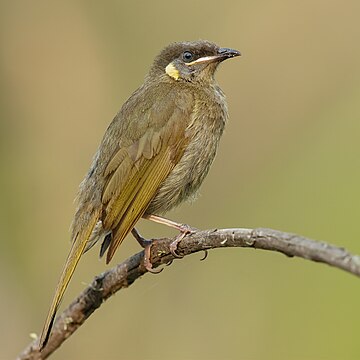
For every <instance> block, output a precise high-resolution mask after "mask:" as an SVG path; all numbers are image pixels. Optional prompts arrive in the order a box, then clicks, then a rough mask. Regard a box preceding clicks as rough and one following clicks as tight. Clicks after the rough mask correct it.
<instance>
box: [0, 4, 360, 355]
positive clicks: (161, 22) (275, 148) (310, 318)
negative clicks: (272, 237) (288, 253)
mask: <svg viewBox="0 0 360 360" xmlns="http://www.w3.org/2000/svg"><path fill="white" fill-rule="evenodd" d="M359 17H360V2H359V1H358V0H352V1H351V0H347V1H340V0H339V1H336V0H334V1H332V0H322V1H319V0H311V1H310V0H305V1H301V2H299V1H288V0H278V1H276V0H270V1H252V2H250V1H239V0H237V1H235V0H224V1H220V2H219V1H188V0H183V1H172V2H169V1H149V2H143V1H141V2H140V1H132V2H126V3H125V2H123V1H114V0H110V1H104V2H100V1H80V0H77V1H62V2H51V1H1V2H0V42H1V47H0V51H1V53H0V78H1V80H0V118H1V120H0V161H1V164H2V174H1V177H0V192H1V193H0V196H1V205H0V246H1V248H0V274H1V275H0V281H1V297H0V319H1V322H0V324H1V325H0V331H1V336H0V349H1V350H0V352H1V358H3V359H10V358H14V357H15V355H16V354H17V353H18V352H19V351H21V350H22V348H23V347H24V346H25V345H27V344H28V342H29V341H30V337H29V334H30V333H32V332H36V333H39V332H40V330H41V328H42V325H43V321H44V319H45V315H46V312H47V309H48V305H49V302H50V299H51V297H52V295H53V290H54V287H55V285H56V282H57V279H58V276H59V273H60V269H61V267H62V264H63V262H64V259H65V257H66V255H67V252H68V249H69V233H68V228H69V224H70V222H71V219H72V216H73V212H74V204H73V199H74V198H75V195H76V191H77V186H78V184H79V183H80V181H81V180H82V177H83V176H84V174H85V173H86V171H87V169H88V167H89V164H90V161H91V158H92V155H93V154H94V152H95V150H96V148H97V146H98V144H99V142H100V140H101V138H102V135H103V133H104V131H105V129H106V127H107V125H108V123H109V122H110V121H111V119H112V117H113V115H114V114H115V113H116V112H117V110H118V109H119V108H120V106H121V104H122V103H123V102H124V101H125V100H126V99H127V97H128V96H129V95H130V94H131V92H132V91H133V90H135V89H136V88H137V87H138V86H139V85H140V84H141V83H142V81H143V78H144V76H145V74H146V72H147V70H148V68H149V66H150V64H151V61H152V59H153V58H154V56H155V55H156V54H157V53H158V51H159V50H160V49H161V48H162V47H163V46H165V45H166V44H168V43H169V42H172V41H178V40H195V39H208V40H212V41H215V42H217V43H219V44H220V45H221V46H226V47H233V48H235V49H238V50H240V51H241V52H242V54H243V56H242V57H241V58H237V59H234V60H232V61H229V62H226V63H225V64H224V65H223V66H222V67H221V69H220V71H219V72H218V74H217V79H218V82H219V84H220V85H221V87H222V88H223V90H224V91H225V93H226V94H227V99H228V104H229V109H230V121H229V123H228V126H227V130H226V133H225V135H224V137H223V139H222V143H221V146H220V150H219V153H218V156H217V159H216V161H215V163H214V166H213V168H212V170H211V171H210V174H209V176H208V178H207V180H206V181H205V183H204V185H203V187H202V190H201V196H200V197H199V199H198V200H197V201H196V202H195V203H194V204H192V205H188V204H186V205H183V206H182V207H181V208H179V209H177V210H176V211H174V212H172V213H171V214H169V216H170V217H171V218H173V219H175V220H178V221H180V222H185V223H189V224H191V225H193V226H195V227H198V228H203V229H206V228H215V227H217V228H223V227H258V226H261V227H271V228H275V229H279V230H283V231H289V232H295V233H299V234H302V235H305V236H309V237H311V238H314V239H319V240H325V241H328V242H330V243H333V244H336V245H339V246H343V247H346V248H348V249H349V250H351V251H352V252H355V253H360V241H359V240H360V237H359V236H360V226H359V213H360V204H359V199H360V187H359V183H360V167H359V157H360V144H359V138H360V136H359V134H360V103H359V99H360V22H359ZM140 230H141V232H142V233H143V234H144V235H146V236H148V237H151V236H165V235H174V232H171V231H168V230H167V229H165V228H164V227H162V226H159V225H155V224H149V223H147V222H146V221H142V222H141V224H140ZM98 250H99V248H96V249H95V250H94V251H91V252H89V253H88V254H86V256H84V257H83V258H82V261H81V263H80V266H79V267H78V269H77V271H76V274H75V276H74V278H73V280H72V282H71V286H70V288H69V290H68V292H67V293H66V296H65V299H64V301H63V306H65V305H67V304H68V303H69V302H70V301H71V299H72V298H73V297H74V296H75V295H76V294H78V293H79V292H80V291H81V290H82V289H83V288H84V286H85V285H86V284H88V283H90V282H91V280H92V278H93V276H94V275H96V274H98V273H100V272H102V271H103V270H105V269H106V268H108V267H107V266H106V265H105V263H104V261H99V260H98ZM139 250H140V249H139V246H138V245H137V243H136V242H135V241H133V239H128V240H127V241H125V242H124V244H123V246H122V247H121V249H120V251H118V252H117V255H116V256H115V258H114V260H113V261H112V263H111V264H110V265H114V264H116V263H117V262H120V261H121V260H122V259H124V258H126V257H128V256H130V255H131V254H133V253H135V252H137V251H139ZM200 257H201V255H200V254H198V255H194V256H190V257H188V258H186V259H184V260H182V261H175V262H174V264H173V265H172V266H171V267H168V268H166V270H165V271H164V272H163V273H162V274H161V275H159V276H145V277H144V278H143V279H141V280H139V281H138V282H136V283H135V284H134V285H133V286H131V287H130V288H129V289H127V290H124V291H121V292H120V293H118V294H117V295H116V296H114V297H112V298H111V299H110V300H109V301H108V302H107V303H106V304H104V306H103V307H102V308H101V309H100V310H98V311H97V312H96V313H95V314H94V315H93V316H92V317H91V318H90V319H89V320H88V322H87V323H86V324H85V326H83V327H82V328H81V329H79V331H77V333H76V334H74V335H73V336H72V337H71V338H70V339H69V340H68V341H66V343H65V344H64V345H63V346H62V347H61V349H59V350H58V351H57V352H56V353H55V354H54V355H53V356H52V359H54V360H55V359H130V360H132V359H134V360H137V359H169V358H170V359H358V358H359V357H360V339H359V323H360V322H359V321H360V314H359V312H360V310H359V300H360V287H359V280H358V279H357V278H355V277H354V276H351V275H349V274H346V273H344V272H342V271H340V270H337V269H333V268H330V267H328V266H324V265H319V264H316V263H312V262H307V261H305V260H301V259H288V258H286V257H285V256H282V255H280V254H276V253H269V252H261V251H254V250H247V249H228V250H215V251H212V252H210V254H209V257H208V259H207V260H206V261H205V262H200V261H199V259H200Z"/></svg>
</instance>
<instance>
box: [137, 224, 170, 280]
mask: <svg viewBox="0 0 360 360" xmlns="http://www.w3.org/2000/svg"><path fill="white" fill-rule="evenodd" d="M131 233H132V234H133V236H134V238H135V239H136V240H137V242H138V243H139V244H140V246H141V247H142V248H144V266H145V269H146V270H147V271H149V272H151V273H153V274H159V273H160V272H162V271H163V269H159V270H154V269H153V268H152V263H151V261H150V255H151V245H152V243H153V240H147V239H145V238H143V237H142V236H141V235H140V234H139V232H138V231H137V230H136V229H135V228H133V229H132V230H131Z"/></svg>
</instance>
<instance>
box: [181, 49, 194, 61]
mask: <svg viewBox="0 0 360 360" xmlns="http://www.w3.org/2000/svg"><path fill="white" fill-rule="evenodd" d="M182 58H183V60H184V61H185V62H190V61H192V60H193V59H194V54H193V53H192V52H190V51H185V52H184V53H183V54H182Z"/></svg>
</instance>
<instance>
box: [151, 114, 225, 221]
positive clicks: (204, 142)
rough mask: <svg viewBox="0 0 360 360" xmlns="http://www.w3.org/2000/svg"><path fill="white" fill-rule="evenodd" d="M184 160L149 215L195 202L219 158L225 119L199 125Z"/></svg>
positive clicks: (157, 195)
mask: <svg viewBox="0 0 360 360" xmlns="http://www.w3.org/2000/svg"><path fill="white" fill-rule="evenodd" d="M198 124H199V126H197V128H195V129H193V130H195V131H194V133H195V134H194V136H193V137H192V138H191V141H190V142H189V144H188V146H187V148H186V150H185V152H184V155H183V157H182V158H181V160H180V161H179V163H178V164H177V165H176V166H175V167H174V169H173V170H172V172H171V173H170V174H169V176H168V177H167V178H166V179H165V181H164V182H163V183H162V185H161V187H160V188H159V190H158V192H157V194H156V196H155V197H154V199H153V200H152V201H151V203H150V205H149V207H148V208H147V210H146V213H147V214H159V213H164V212H167V211H169V210H170V209H172V208H173V207H175V206H177V205H179V204H180V203H181V202H183V201H185V200H187V199H189V198H190V199H191V198H192V197H194V195H195V194H196V192H197V190H198V189H199V187H200V185H201V183H202V182H203V180H204V178H205V177H206V175H207V173H208V171H209V169H210V166H211V163H212V162H213V160H214V157H215V155H216V151H217V147H218V143H219V140H220V137H221V134H222V132H223V125H224V120H223V119H222V118H220V119H216V120H212V122H211V124H210V126H209V124H206V123H204V122H198Z"/></svg>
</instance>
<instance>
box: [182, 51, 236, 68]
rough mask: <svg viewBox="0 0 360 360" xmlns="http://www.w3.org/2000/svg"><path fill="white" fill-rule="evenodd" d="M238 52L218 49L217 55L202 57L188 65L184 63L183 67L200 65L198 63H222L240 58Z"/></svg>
mask: <svg viewBox="0 0 360 360" xmlns="http://www.w3.org/2000/svg"><path fill="white" fill-rule="evenodd" d="M240 55H241V54H240V51H237V50H234V49H228V48H220V49H219V50H218V55H213V56H204V57H201V58H199V59H197V60H195V61H192V62H189V63H185V65H187V66H191V65H195V64H200V63H206V62H207V63H210V62H221V61H224V60H226V59H231V58H233V57H236V56H240Z"/></svg>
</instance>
